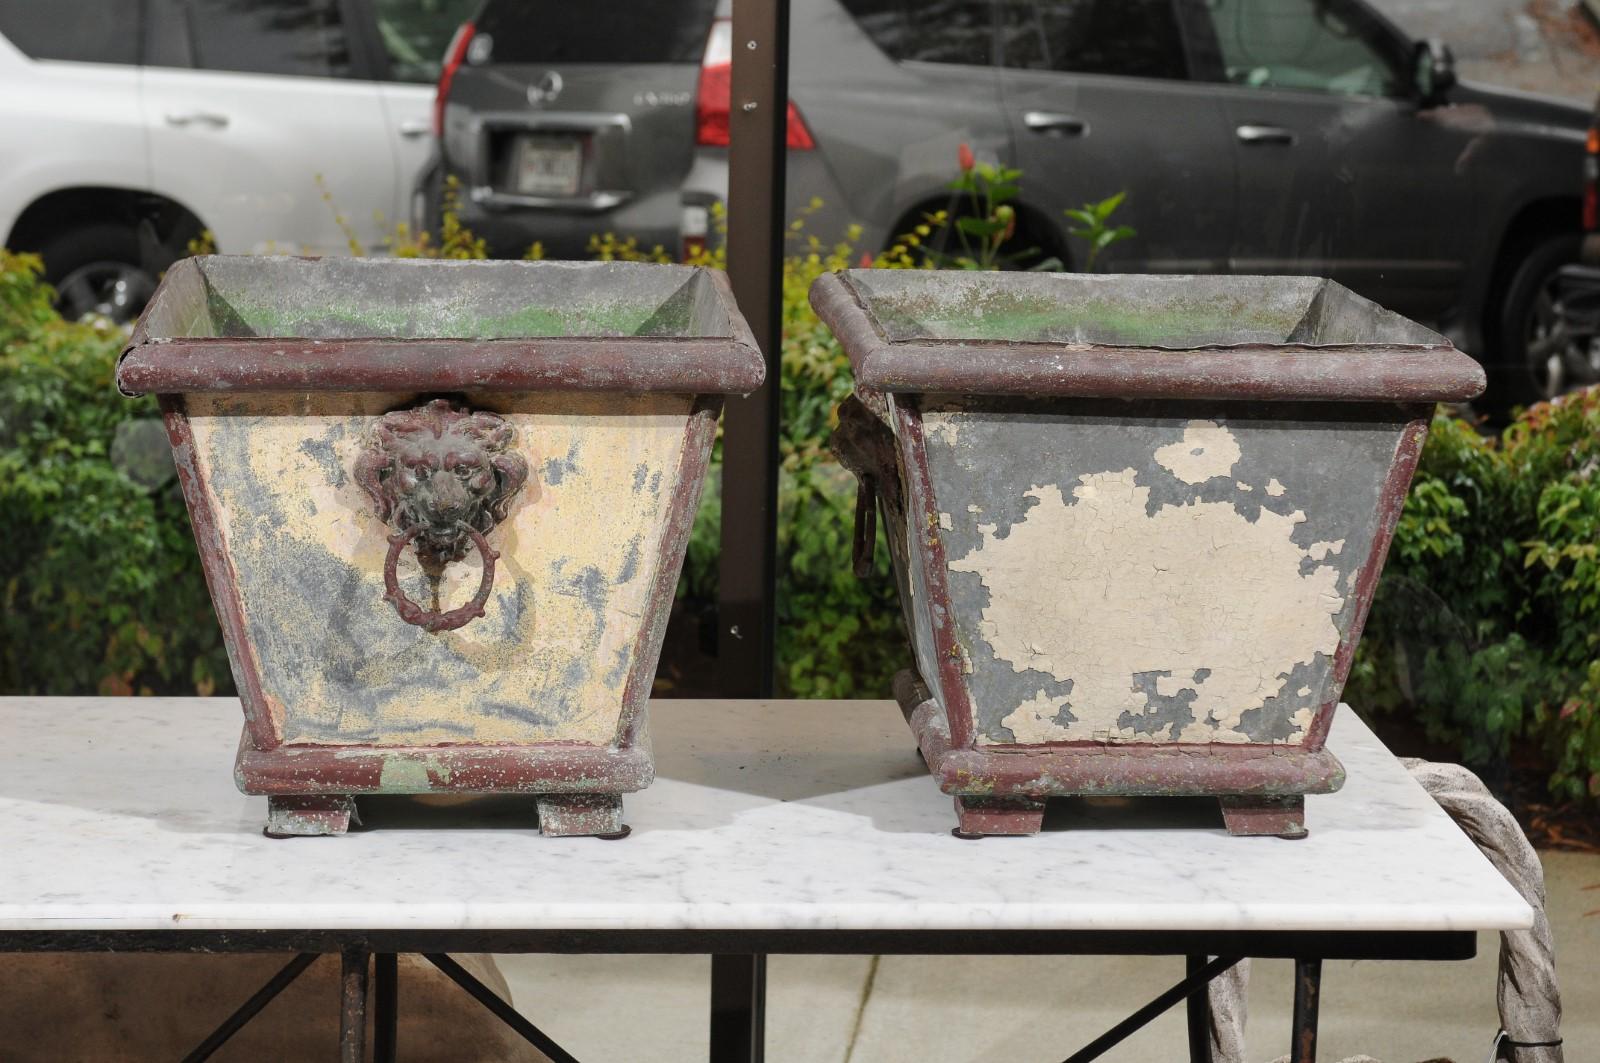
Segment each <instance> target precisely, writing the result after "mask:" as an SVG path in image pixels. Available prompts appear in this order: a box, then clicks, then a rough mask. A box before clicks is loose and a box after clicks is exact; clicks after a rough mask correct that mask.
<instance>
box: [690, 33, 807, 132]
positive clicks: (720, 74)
mask: <svg viewBox="0 0 1600 1063" xmlns="http://www.w3.org/2000/svg"><path fill="white" fill-rule="evenodd" d="M732 108H733V23H732V22H730V21H728V20H727V19H725V18H719V19H716V20H715V21H713V22H712V23H711V36H710V37H709V38H707V39H706V55H705V59H704V60H702V61H701V63H700V88H699V91H698V92H697V93H696V94H695V104H694V142H695V143H696V144H698V145H700V146H701V147H705V148H725V147H727V146H728V116H729V111H731V110H732ZM788 115H789V128H788V134H787V136H786V138H785V143H786V144H787V145H788V146H789V147H790V148H792V149H794V150H796V151H810V150H811V149H812V148H814V147H816V146H817V143H816V141H814V140H812V139H811V130H809V129H807V128H806V123H805V119H804V118H801V117H800V109H799V108H798V107H796V106H795V105H794V101H793V100H790V101H789V112H788Z"/></svg>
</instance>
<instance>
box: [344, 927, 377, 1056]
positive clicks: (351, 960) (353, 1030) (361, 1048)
mask: <svg viewBox="0 0 1600 1063" xmlns="http://www.w3.org/2000/svg"><path fill="white" fill-rule="evenodd" d="M339 956H340V966H339V1063H366V1058H367V967H368V961H369V960H371V958H372V953H371V952H370V951H369V950H368V949H367V948H366V947H365V946H362V945H346V946H345V947H344V949H343V950H342V951H341V952H340V954H339Z"/></svg>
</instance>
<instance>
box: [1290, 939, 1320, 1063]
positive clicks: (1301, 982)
mask: <svg viewBox="0 0 1600 1063" xmlns="http://www.w3.org/2000/svg"><path fill="white" fill-rule="evenodd" d="M1321 998H1322V961H1321V960H1320V959H1309V960H1308V959H1297V960H1295V961H1294V1035H1293V1036H1294V1040H1293V1041H1292V1042H1291V1047H1290V1049H1289V1063H1317V1011H1318V1009H1319V1006H1320V1005H1321V1002H1322V1001H1321Z"/></svg>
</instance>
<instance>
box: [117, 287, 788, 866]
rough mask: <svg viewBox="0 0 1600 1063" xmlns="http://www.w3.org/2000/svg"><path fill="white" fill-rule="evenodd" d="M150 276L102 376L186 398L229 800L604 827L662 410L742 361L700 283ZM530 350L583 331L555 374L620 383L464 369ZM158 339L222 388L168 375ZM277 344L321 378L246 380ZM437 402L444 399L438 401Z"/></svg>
mask: <svg viewBox="0 0 1600 1063" xmlns="http://www.w3.org/2000/svg"><path fill="white" fill-rule="evenodd" d="M495 265H505V266H511V267H515V268H512V269H507V270H503V271H502V270H498V269H495V268H494V266H495ZM386 266H392V267H393V268H392V269H386V268H385V267H386ZM175 273H176V274H177V275H176V276H175V277H169V281H170V282H171V283H170V285H169V286H168V287H165V288H163V290H162V292H158V295H157V298H156V300H155V301H154V302H152V304H151V307H150V309H149V310H148V311H147V313H146V317H145V319H144V320H143V322H142V324H141V326H140V328H139V329H138V330H136V334H135V341H134V343H133V345H132V346H131V347H130V353H129V355H128V356H127V358H126V359H125V360H124V363H123V367H122V369H123V376H122V378H121V379H122V380H123V383H124V384H125V385H127V386H128V387H129V389H131V390H136V389H137V388H138V387H142V386H150V385H151V382H152V381H153V382H155V384H156V385H158V386H160V387H162V388H166V387H192V388H193V389H194V390H192V391H189V392H186V393H184V394H163V396H162V401H163V405H164V408H165V410H166V411H167V420H168V430H169V435H170V436H171V439H172V442H173V447H174V454H175V457H176V459H177V464H178V468H179V475H180V478H181V479H182V481H183V487H184V492H185V497H186V499H187V501H188V503H189V507H190V512H191V516H192V518H193V522H194V525H195V529H196V540H197V543H198V545H199V547H200V553H201V557H202V561H203V563H204V565H205V569H206V574H207V580H208V584H209V585H210V587H211V590H212V593H213V597H214V601H215V603H216V605H217V610H218V615H219V617H220V618H221V620H222V623H223V631H224V638H225V641H226V642H227V644H228V649H229V653H230V660H231V663H232V664H233V667H234V671H235V675H236V678H237V680H238V683H239V687H240V690H241V694H242V695H243V697H242V700H243V702H244V706H245V712H246V725H247V726H246V735H245V738H244V741H243V743H242V745H241V749H240V753H239V758H238V761H237V763H236V768H235V777H236V780H237V781H238V783H239V785H240V787H241V788H242V789H244V790H245V791H246V792H248V793H264V794H269V795H272V796H274V797H275V798H286V799H287V798H307V797H309V796H312V795H317V796H319V797H325V798H330V799H331V798H343V799H344V800H348V798H349V795H352V794H360V793H429V792H439V791H455V792H500V793H526V794H532V795H540V794H563V795H583V794H589V795H594V796H593V798H592V800H591V801H590V803H591V804H592V805H593V806H594V808H595V809H598V808H600V807H601V806H602V805H606V806H609V807H610V808H611V810H612V811H611V812H609V813H607V814H606V815H601V814H600V813H599V812H598V811H591V812H589V813H586V814H584V815H576V814H572V813H570V812H568V813H563V812H562V811H561V809H569V810H570V809H573V808H577V807H578V806H579V804H581V802H580V801H578V799H577V798H571V799H567V798H563V799H562V800H561V801H558V802H557V803H556V805H554V806H552V807H554V808H556V809H557V811H556V812H553V813H552V817H551V821H552V822H559V821H561V820H562V816H563V815H564V814H565V816H566V819H565V822H566V826H565V827H564V828H562V829H558V830H554V831H551V830H547V831H546V833H577V832H579V831H580V830H581V829H582V827H583V825H584V824H599V825H602V826H605V827H606V829H605V830H603V831H600V833H606V834H614V833H617V828H618V827H620V820H619V817H620V799H619V798H617V796H616V795H618V794H620V793H623V792H630V791H633V790H637V789H639V788H641V787H643V786H645V785H648V783H649V782H650V780H651V778H652V775H653V769H652V767H651V763H650V751H649V744H648V740H647V738H646V736H645V734H644V731H643V711H644V705H645V702H646V700H647V699H648V695H649V689H650V679H651V677H652V676H653V674H654V670H655V665H656V660H657V657H658V655H659V652H660V647H661V639H662V635H663V629H664V625H665V618H666V615H667V612H668V609H669V607H670V603H671V599H672V595H673V591H674V590H675V588H676V584H677V578H678V571H679V568H680V567H681V564H682V559H683V553H684V549H685V546H686V543H687V538H688V535H689V531H690V529H691V527H692V525H693V519H694V513H695V509H696V507H697V504H698V501H699V497H700V491H701V487H702V483H703V480H704V475H705V470H706V466H707V462H708V459H709V454H710V450H711V445H712V442H713V439H714V437H715V431H716V418H717V413H718V411H719V409H720V405H721V401H722V396H721V394H719V393H705V394H698V395H697V394H696V393H694V392H693V391H685V390H680V389H681V388H683V387H684V386H685V385H693V386H696V387H706V388H709V389H711V390H712V391H715V389H716V388H717V387H720V385H719V384H717V383H716V379H720V378H719V377H718V374H722V376H723V377H726V376H727V374H728V373H732V374H734V375H735V376H737V374H738V373H739V372H742V371H743V370H741V369H740V368H739V366H740V365H741V364H743V363H745V362H747V358H746V356H747V355H749V354H750V352H751V351H752V350H753V345H752V344H751V343H750V342H749V336H748V329H746V328H745V327H744V325H743V322H742V321H740V320H739V319H738V315H737V311H736V310H735V309H733V308H732V305H731V299H730V297H729V295H728V290H727V283H726V280H725V278H722V277H720V276H716V275H713V274H712V273H710V272H708V271H704V270H688V269H681V268H677V267H671V268H668V267H662V269H661V270H660V271H655V270H650V269H639V268H636V269H629V270H620V271H619V270H601V271H593V270H587V269H585V268H583V267H582V266H581V265H574V264H552V269H551V270H541V269H537V268H536V269H532V270H529V269H527V268H526V266H525V265H524V264H514V263H501V264H489V265H482V264H480V265H479V266H478V267H475V268H474V269H472V270H467V271H459V270H455V269H451V268H441V269H439V270H429V269H427V268H426V267H423V268H419V267H417V266H416V265H415V264H401V263H374V262H368V263H362V264H350V263H345V264H336V263H332V262H320V261H304V260H245V261H242V262H241V261H235V260H230V259H221V258H213V259H208V260H203V261H202V262H201V263H199V264H196V263H189V264H186V265H185V266H184V267H183V268H182V269H181V270H178V271H175ZM274 284H275V285H278V287H276V288H273V287H272V285H274ZM608 286H610V287H609V288H608ZM165 292H170V293H175V296H174V297H175V299H176V298H178V297H180V296H181V302H182V305H178V304H177V303H175V302H171V301H163V297H162V296H163V293H165ZM274 300H275V301H274ZM540 329H544V330H547V331H549V332H552V333H555V332H557V331H559V330H562V329H564V330H566V331H567V332H568V333H571V334H573V337H569V338H573V342H577V340H578V339H580V338H581V339H584V341H585V342H588V341H589V340H594V341H595V343H593V344H591V345H590V346H589V347H586V348H583V349H582V350H579V349H578V348H573V351H574V352H576V353H569V355H568V359H569V362H571V365H569V366H568V368H573V367H574V366H576V367H577V368H580V369H581V368H582V366H580V365H578V363H585V364H586V361H585V360H586V359H587V358H588V354H585V353H583V352H584V351H588V352H590V353H593V352H597V351H598V352H600V354H599V355H598V357H599V358H600V361H601V362H606V361H607V360H608V359H609V360H610V361H609V362H607V364H615V365H618V366H623V367H625V368H627V369H628V372H629V373H631V374H633V375H631V376H629V375H626V374H625V375H624V376H623V377H619V378H617V379H616V380H614V381H613V382H614V383H616V384H617V385H618V387H619V388H622V389H624V390H625V392H626V393H619V394H614V395H609V396H606V395H599V394H596V393H595V392H594V389H595V388H599V387H602V386H607V385H603V384H602V383H599V382H597V381H599V378H598V377H593V376H590V377H587V378H585V380H586V382H578V383H572V382H571V381H570V380H569V381H568V383H567V385H566V386H570V387H571V388H572V389H573V390H570V391H565V392H552V391H549V390H538V389H537V387H535V388H534V389H532V390H527V389H526V388H527V386H528V384H529V380H527V379H522V378H518V377H515V375H514V374H513V376H509V377H508V376H506V375H504V374H500V375H499V376H496V375H495V374H494V373H489V374H488V375H485V374H484V373H481V372H479V371H478V370H479V368H481V366H479V367H477V368H475V367H474V359H475V358H477V357H478V356H479V355H482V354H483V352H484V348H485V346H486V345H492V344H495V343H501V342H515V341H514V340H513V339H507V340H501V339H496V338H493V337H499V336H510V337H515V336H516V335H518V334H519V332H520V333H521V334H525V335H534V336H538V335H542V334H543V333H542V332H540V331H539V330H540ZM585 330H588V332H589V333H592V335H589V336H587V337H585V336H582V335H581V334H583V333H584V332H585ZM299 333H304V335H299ZM413 335H415V336H418V337H420V338H417V339H415V344H416V345H419V346H420V347H427V346H428V345H429V344H434V346H433V347H431V348H429V353H428V354H427V359H429V360H430V361H429V362H428V365H429V366H431V367H432V368H428V369H424V370H419V373H418V376H417V378H416V379H409V378H404V374H401V375H400V376H394V375H393V374H392V373H391V372H390V371H391V370H394V369H395V367H396V366H402V367H403V366H406V365H410V366H412V368H417V366H418V365H420V364H421V363H414V362H406V361H405V360H404V359H401V360H400V361H397V362H389V363H386V364H387V366H388V368H384V367H382V366H378V365H376V363H372V367H373V368H374V369H375V371H374V373H372V374H369V375H367V376H363V375H362V374H361V373H360V372H357V371H355V370H354V369H353V368H352V367H358V366H359V365H361V364H362V359H370V358H374V357H378V355H379V354H380V353H381V352H379V351H378V348H376V347H372V346H366V347H363V346H362V344H363V343H364V342H365V341H364V340H362V339H360V337H363V336H379V337H383V338H384V342H386V343H387V342H390V341H399V340H405V341H407V344H409V343H411V339H412V337H413ZM461 335H471V336H474V337H476V338H475V339H473V340H471V341H470V342H469V341H467V340H461V339H459V336H461ZM186 336H187V337H202V338H204V339H205V342H206V343H207V344H213V345H215V351H216V353H217V356H218V357H219V358H222V360H224V361H225V360H226V358H224V357H223V356H224V355H225V354H226V353H227V352H228V351H229V350H231V351H233V352H234V353H235V354H237V355H238V356H239V361H238V363H237V365H238V366H243V367H244V368H243V369H238V372H242V373H244V374H245V377H247V378H248V379H245V378H244V377H240V378H235V377H230V376H229V375H228V374H229V373H234V372H235V370H234V369H225V368H219V369H218V374H219V375H218V376H216V377H214V378H208V377H207V376H206V372H205V371H196V370H195V366H196V365H199V364H200V363H197V362H195V361H194V354H193V352H192V351H187V352H186V351H185V350H184V349H183V346H182V342H181V341H183V340H184V338H185V337H186ZM352 337H355V338H352ZM443 337H455V338H451V339H449V340H448V341H447V342H444V343H443V345H439V341H441V340H442V339H443ZM707 337H710V338H714V339H716V341H717V344H718V345H719V346H714V348H708V350H710V351H711V353H710V354H707V355H706V359H707V360H705V361H704V364H702V365H701V366H700V368H699V369H696V370H695V372H696V373H700V375H699V376H692V375H691V376H684V375H683V374H681V373H679V374H678V375H677V376H673V375H672V373H674V372H676V370H671V369H670V365H671V364H675V363H673V358H674V357H675V356H674V355H671V354H670V352H667V351H666V349H665V348H663V347H661V346H660V345H661V344H668V345H674V344H676V345H677V348H676V349H679V350H680V351H681V349H682V345H683V344H685V343H689V342H690V341H695V342H698V340H699V339H703V338H707ZM165 339H172V340H173V342H170V343H169V342H165ZM602 340H603V343H602V342H600V341H602ZM263 342H264V343H265V346H259V345H257V344H260V343H263ZM284 343H301V344H304V345H305V347H306V349H307V350H315V351H317V352H319V353H318V358H319V359H321V361H320V364H321V365H322V366H323V367H324V368H328V370H329V374H330V375H328V376H325V377H318V378H317V379H316V380H315V381H314V382H312V383H309V384H308V383H307V381H305V380H302V379H301V378H299V377H284V376H282V375H278V376H274V375H273V374H274V373H276V372H277V370H276V369H275V368H273V361H274V358H275V357H276V355H275V354H274V353H273V352H274V350H275V349H276V347H281V346H283V344H284ZM208 349H210V348H208ZM474 352H476V353H474ZM719 352H720V353H719ZM701 353H702V354H706V352H705V351H702V352H701ZM658 355H660V356H662V359H661V360H658V359H657V356H658ZM696 357H699V355H697V356H696ZM380 360H381V359H380ZM435 360H436V361H435ZM596 364H599V363H596ZM755 364H756V366H757V380H759V360H757V362H756V363H755ZM252 365H253V366H255V367H256V369H259V370H260V372H259V373H258V372H256V369H251V368H250V367H251V366H252ZM306 365H307V366H308V367H312V368H314V367H315V366H314V365H313V363H312V362H310V361H308V362H307V363H306ZM652 366H654V368H652ZM663 366H665V367H667V368H668V370H670V371H669V372H668V373H667V375H666V376H662V375H660V373H658V372H657V370H658V369H661V368H662V367H663ZM139 367H143V368H139ZM236 368H237V367H236ZM347 370H349V371H350V373H351V375H349V377H348V379H346V378H345V377H341V376H340V374H342V373H346V371H347ZM584 371H585V372H587V370H584ZM496 372H498V371H496ZM141 373H143V374H145V375H143V376H141V375H140V374H141ZM196 373H198V375H195V374H196ZM707 373H709V374H710V376H707V375H706V374H707ZM185 374H190V375H185ZM263 374H264V375H263ZM386 374H388V375H386ZM286 379H292V380H294V381H295V383H296V385H297V386H296V387H295V388H293V389H291V390H287V391H273V390H268V389H267V385H266V384H265V383H264V381H277V382H278V383H280V384H281V383H282V382H283V381H284V380H286ZM563 379H565V378H563ZM208 380H209V381H210V382H209V383H208V382H207V381H208ZM519 382H520V383H519ZM452 383H455V384H468V383H470V385H471V386H470V387H467V388H464V389H463V390H461V391H458V392H455V393H452V394H448V395H444V396H440V395H438V394H437V392H436V390H435V389H436V388H439V387H440V386H444V385H449V384H452ZM512 385H517V386H521V387H523V388H524V390H507V388H508V387H511V386H512ZM634 385H637V386H634ZM741 386H743V385H741ZM385 389H391V390H385ZM391 530H392V531H393V534H392V535H391V534H389V533H390V531H391ZM326 804H327V802H323V805H326ZM318 808H319V810H320V811H321V812H326V808H324V807H322V806H318ZM310 811H311V808H310V806H306V807H303V808H302V807H296V806H294V805H293V804H292V803H288V802H285V801H275V802H274V814H275V816H276V817H277V818H276V820H275V826H276V827H278V828H281V829H278V830H275V831H274V832H273V833H281V834H285V835H288V834H301V833H313V832H329V831H334V830H337V829H338V824H337V823H335V822H334V821H335V820H336V819H337V816H336V815H331V814H329V815H323V817H322V818H321V819H317V818H315V817H311V816H309V812H310ZM608 816H609V818H607V817H608ZM613 820H615V821H616V822H612V821H613ZM330 825H331V826H330Z"/></svg>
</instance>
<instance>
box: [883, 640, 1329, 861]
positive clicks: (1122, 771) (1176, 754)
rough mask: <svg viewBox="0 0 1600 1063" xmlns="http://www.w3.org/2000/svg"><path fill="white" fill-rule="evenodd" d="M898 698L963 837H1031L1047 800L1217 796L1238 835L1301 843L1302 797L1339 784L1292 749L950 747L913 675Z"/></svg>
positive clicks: (1314, 758)
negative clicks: (947, 796)
mask: <svg viewBox="0 0 1600 1063" xmlns="http://www.w3.org/2000/svg"><path fill="white" fill-rule="evenodd" d="M894 691H895V699H896V700H897V701H898V702H899V703H900V711H901V712H902V713H903V714H904V715H905V718H906V722H907V724H909V725H910V727H911V732H912V734H914V735H915V736H916V739H917V748H918V751H919V752H920V753H921V754H922V758H923V760H924V761H925V762H926V763H927V765H928V770H929V771H930V772H931V773H932V774H933V777H934V778H935V779H937V780H938V781H939V788H940V789H941V790H943V791H944V792H945V793H947V794H950V795H951V796H952V797H954V798H955V803H956V816H957V820H958V826H957V827H956V831H955V833H956V834H957V835H958V836H961V837H969V838H977V837H988V836H995V835H1026V834H1037V833H1038V832H1039V829H1040V827H1041V826H1042V825H1043V822H1044V802H1045V800H1046V799H1047V798H1050V797H1075V796H1081V797H1149V796H1159V797H1215V798H1217V799H1218V800H1219V802H1220V803H1221V805H1222V819H1223V823H1224V824H1225V825H1226V827H1227V829H1228V833H1229V834H1232V835H1236V836H1246V835H1270V836H1274V837H1280V838H1302V837H1305V834H1306V827H1305V796H1304V795H1306V794H1326V793H1332V792H1334V791H1335V790H1337V789H1339V787H1340V786H1342V785H1344V768H1343V767H1342V766H1341V765H1340V764H1339V761H1338V759H1337V758H1336V757H1334V755H1333V754H1332V753H1330V752H1328V751H1327V750H1326V749H1314V750H1313V749H1304V748H1296V747H1291V746H1247V745H1237V746H1221V745H1192V746H1179V745H1154V744H1143V745H1126V746H1111V745H1094V746H1043V747H1037V748H1034V749H1030V748H1027V747H1015V746H1013V747H1010V748H1008V749H996V750H984V749H974V748H965V749H958V748H953V747H952V746H951V744H950V728H949V724H948V723H947V722H946V720H945V716H944V710H943V709H941V708H940V707H939V704H938V702H936V701H935V700H934V699H933V698H932V697H931V696H930V695H929V692H928V688H927V687H926V685H924V684H923V682H922V680H921V679H920V678H918V676H917V675H916V673H915V672H912V671H904V672H901V673H900V674H899V675H897V676H895V682H894Z"/></svg>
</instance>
